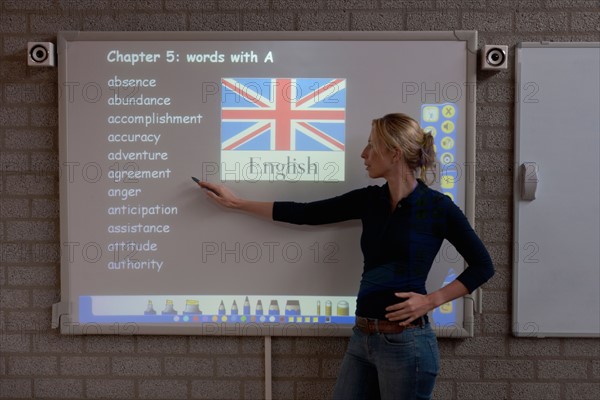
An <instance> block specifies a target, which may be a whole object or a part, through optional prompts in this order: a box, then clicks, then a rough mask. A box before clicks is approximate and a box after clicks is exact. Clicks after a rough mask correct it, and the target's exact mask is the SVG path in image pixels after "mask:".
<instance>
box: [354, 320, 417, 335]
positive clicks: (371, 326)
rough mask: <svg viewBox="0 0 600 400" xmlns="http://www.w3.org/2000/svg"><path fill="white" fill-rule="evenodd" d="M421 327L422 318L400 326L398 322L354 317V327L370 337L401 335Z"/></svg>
mask: <svg viewBox="0 0 600 400" xmlns="http://www.w3.org/2000/svg"><path fill="white" fill-rule="evenodd" d="M419 326H423V318H417V319H416V320H414V321H413V322H411V323H410V325H408V326H400V322H392V321H388V320H385V319H373V318H363V317H356V327H357V328H358V329H359V330H360V331H361V332H363V333H366V334H369V335H372V334H374V333H401V332H404V331H405V330H406V329H410V328H417V327H419Z"/></svg>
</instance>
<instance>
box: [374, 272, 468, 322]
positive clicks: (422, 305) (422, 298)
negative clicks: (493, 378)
mask: <svg viewBox="0 0 600 400" xmlns="http://www.w3.org/2000/svg"><path fill="white" fill-rule="evenodd" d="M468 293H469V291H468V290H467V288H466V286H465V285H463V283H462V282H460V281H459V280H458V279H455V280H453V281H452V282H450V283H449V284H448V285H446V286H444V287H443V288H441V289H438V290H436V291H435V292H431V293H429V294H427V295H425V294H419V293H414V292H408V293H406V292H400V293H395V295H396V297H399V298H401V299H406V300H405V301H403V302H402V303H398V304H394V305H391V306H389V307H387V308H386V309H385V311H387V312H388V313H387V314H386V315H385V317H386V318H387V319H389V320H390V321H402V322H401V323H400V325H401V326H407V325H409V324H410V323H411V322H413V321H414V320H415V319H417V318H419V317H421V316H423V315H425V314H427V313H428V312H429V311H431V310H433V309H434V308H436V307H439V306H441V305H442V304H445V303H447V302H449V301H452V300H454V299H458V298H459V297H462V296H464V295H466V294H468Z"/></svg>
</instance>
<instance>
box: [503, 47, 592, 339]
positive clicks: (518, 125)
mask: <svg viewBox="0 0 600 400" xmlns="http://www.w3.org/2000/svg"><path fill="white" fill-rule="evenodd" d="M531 48H538V49H552V48H596V49H598V51H599V52H600V42H521V43H519V44H518V45H517V47H516V51H515V109H514V110H515V120H514V121H515V139H514V146H515V147H514V160H515V161H514V163H515V164H514V168H513V185H514V186H513V205H514V212H513V238H514V239H513V241H514V244H515V249H514V251H515V253H516V254H514V255H513V293H512V303H513V313H512V334H513V335H514V336H515V337H529V338H531V337H536V338H545V337H594V338H599V337H600V331H599V332H595V333H586V332H581V331H576V330H574V331H571V332H559V331H548V330H545V331H542V330H540V328H539V326H538V325H537V324H536V323H535V322H532V321H531V322H523V321H520V320H519V318H520V313H519V310H520V299H519V293H520V289H521V285H520V282H519V270H520V268H521V263H520V261H521V259H520V256H519V255H518V250H519V249H520V240H519V211H520V210H519V203H520V202H522V201H523V200H522V199H521V193H522V189H521V166H520V164H519V163H521V161H522V159H521V156H522V155H521V145H520V138H521V135H522V134H523V133H524V132H523V129H522V128H523V127H522V124H523V121H522V119H521V114H522V112H521V108H520V106H521V104H522V101H523V96H524V95H525V94H527V93H525V90H524V89H525V88H524V87H523V84H522V82H521V80H522V69H521V68H522V49H531ZM563 161H564V159H563ZM571 162H572V161H571ZM598 290H600V288H599V289H598ZM560 295H561V294H560V293H558V296H560ZM598 307H600V304H599V305H598ZM589 311H590V310H587V311H586V312H589ZM592 311H593V310H592Z"/></svg>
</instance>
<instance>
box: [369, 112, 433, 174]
mask: <svg viewBox="0 0 600 400" xmlns="http://www.w3.org/2000/svg"><path fill="white" fill-rule="evenodd" d="M373 135H374V138H373V139H374V140H373V142H372V144H371V146H373V149H374V150H375V151H377V152H381V150H382V149H381V148H379V146H380V145H381V146H383V147H384V148H386V149H388V150H390V151H396V150H400V151H401V152H402V156H403V157H404V160H405V161H406V164H407V165H408V167H409V168H410V169H411V171H413V173H414V172H415V171H416V170H417V169H420V172H419V177H420V178H421V180H423V181H426V179H427V178H426V176H427V170H428V169H431V170H432V172H433V177H434V180H435V170H434V168H435V164H436V157H435V149H434V143H433V136H432V135H431V133H429V132H425V131H424V130H423V129H421V127H420V126H419V123H418V122H417V121H415V120H414V119H413V118H411V117H409V116H408V115H406V114H402V113H394V114H387V115H384V116H383V117H381V118H377V119H374V120H373Z"/></svg>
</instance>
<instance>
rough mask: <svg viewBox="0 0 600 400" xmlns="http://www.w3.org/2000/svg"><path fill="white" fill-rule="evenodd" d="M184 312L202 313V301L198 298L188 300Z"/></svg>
mask: <svg viewBox="0 0 600 400" xmlns="http://www.w3.org/2000/svg"><path fill="white" fill-rule="evenodd" d="M183 314H202V311H200V302H199V301H198V300H186V301H185V310H183Z"/></svg>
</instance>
